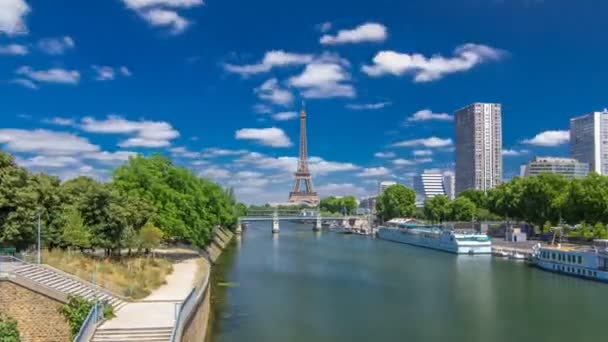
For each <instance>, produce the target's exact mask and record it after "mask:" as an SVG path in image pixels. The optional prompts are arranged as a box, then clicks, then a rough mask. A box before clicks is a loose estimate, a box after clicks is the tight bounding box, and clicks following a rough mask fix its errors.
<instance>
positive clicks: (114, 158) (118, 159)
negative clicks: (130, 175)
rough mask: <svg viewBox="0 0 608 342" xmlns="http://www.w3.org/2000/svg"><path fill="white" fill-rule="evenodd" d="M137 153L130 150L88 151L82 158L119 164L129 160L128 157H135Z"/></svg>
mask: <svg viewBox="0 0 608 342" xmlns="http://www.w3.org/2000/svg"><path fill="white" fill-rule="evenodd" d="M136 155H137V153H135V152H131V151H116V152H107V151H98V152H90V153H85V154H84V155H83V156H82V157H83V158H84V159H91V160H95V161H99V162H103V163H107V164H117V163H118V164H119V163H123V162H125V161H127V160H129V158H130V157H135V156H136Z"/></svg>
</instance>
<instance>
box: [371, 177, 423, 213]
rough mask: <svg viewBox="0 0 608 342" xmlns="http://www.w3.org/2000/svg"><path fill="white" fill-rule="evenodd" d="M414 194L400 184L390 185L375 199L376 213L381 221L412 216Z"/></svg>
mask: <svg viewBox="0 0 608 342" xmlns="http://www.w3.org/2000/svg"><path fill="white" fill-rule="evenodd" d="M415 200H416V193H415V192H414V190H412V189H410V188H407V187H405V186H403V185H401V184H397V185H391V186H389V187H388V188H386V189H385V190H384V193H382V195H380V196H378V198H377V199H376V212H377V213H378V216H379V217H380V218H381V219H382V221H387V220H390V219H393V218H395V217H408V216H412V215H413V214H414V212H415V205H414V203H415Z"/></svg>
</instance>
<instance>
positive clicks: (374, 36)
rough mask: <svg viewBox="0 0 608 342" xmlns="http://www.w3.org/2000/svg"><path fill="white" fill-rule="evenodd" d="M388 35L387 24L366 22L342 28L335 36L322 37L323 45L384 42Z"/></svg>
mask: <svg viewBox="0 0 608 342" xmlns="http://www.w3.org/2000/svg"><path fill="white" fill-rule="evenodd" d="M387 36H388V33H387V30H386V26H384V25H382V24H378V23H365V24H363V25H360V26H357V27H356V28H354V29H351V30H340V31H338V34H337V35H335V36H332V35H329V34H326V35H324V36H323V37H321V39H320V43H321V44H323V45H335V44H349V43H350V44H352V43H362V42H383V41H385V40H386V38H387Z"/></svg>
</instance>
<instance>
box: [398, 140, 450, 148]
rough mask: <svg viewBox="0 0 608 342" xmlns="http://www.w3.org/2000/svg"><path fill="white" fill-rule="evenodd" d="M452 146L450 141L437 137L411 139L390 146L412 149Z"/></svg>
mask: <svg viewBox="0 0 608 342" xmlns="http://www.w3.org/2000/svg"><path fill="white" fill-rule="evenodd" d="M451 145H452V139H450V138H446V139H442V138H438V137H430V138H422V139H412V140H403V141H400V142H397V143H394V144H392V145H391V146H392V147H413V146H424V147H429V148H433V147H447V146H451Z"/></svg>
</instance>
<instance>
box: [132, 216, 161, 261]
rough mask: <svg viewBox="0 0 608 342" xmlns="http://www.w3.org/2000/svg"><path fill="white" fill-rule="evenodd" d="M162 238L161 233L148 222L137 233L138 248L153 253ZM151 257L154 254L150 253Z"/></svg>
mask: <svg viewBox="0 0 608 342" xmlns="http://www.w3.org/2000/svg"><path fill="white" fill-rule="evenodd" d="M162 238H163V231H162V230H160V229H159V228H157V227H155V226H154V224H152V223H151V222H148V223H146V224H145V225H144V226H143V227H142V228H141V230H140V231H139V238H138V241H139V246H140V248H142V249H145V250H146V251H150V250H152V251H153V250H154V249H156V248H158V247H159V246H160V242H161V241H162ZM152 255H154V252H152Z"/></svg>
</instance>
